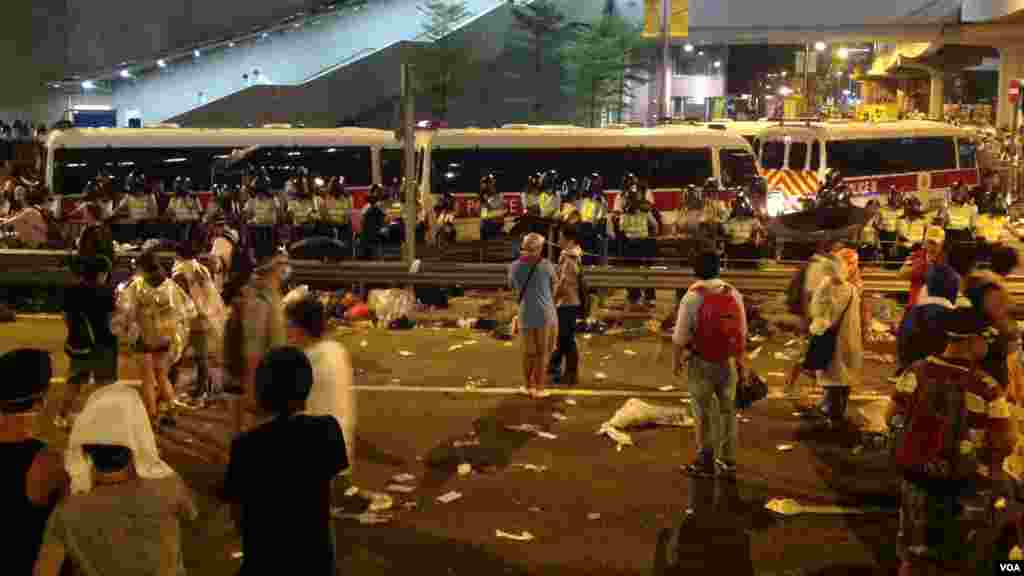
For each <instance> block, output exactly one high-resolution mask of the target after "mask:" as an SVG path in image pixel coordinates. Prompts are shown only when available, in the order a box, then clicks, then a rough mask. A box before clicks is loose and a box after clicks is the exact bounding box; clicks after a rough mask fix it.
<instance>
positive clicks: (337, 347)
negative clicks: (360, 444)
mask: <svg viewBox="0 0 1024 576" xmlns="http://www.w3.org/2000/svg"><path fill="white" fill-rule="evenodd" d="M306 355H307V356H308V357H309V363H310V364H311V365H312V366H313V388H312V389H310V391H309V396H308V397H307V398H306V413H307V414H309V415H311V416H334V418H335V419H336V420H337V421H338V425H339V426H341V432H342V434H343V435H344V436H345V450H346V453H347V456H348V462H349V465H350V466H351V465H352V464H353V463H354V462H355V446H356V393H355V389H353V388H352V379H353V370H352V358H351V356H349V353H348V350H346V349H345V347H344V346H342V345H341V344H340V343H338V342H335V341H334V340H321V341H319V342H317V343H316V344H313V345H312V346H310V347H308V348H306Z"/></svg>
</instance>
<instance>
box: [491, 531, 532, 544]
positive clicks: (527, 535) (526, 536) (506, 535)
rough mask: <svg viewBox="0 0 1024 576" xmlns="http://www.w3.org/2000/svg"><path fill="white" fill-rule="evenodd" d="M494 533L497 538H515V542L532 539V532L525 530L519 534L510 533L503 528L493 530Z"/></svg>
mask: <svg viewBox="0 0 1024 576" xmlns="http://www.w3.org/2000/svg"><path fill="white" fill-rule="evenodd" d="M494 535H495V536H497V537H498V538H506V539H508V540H515V541H517V542H529V541H530V540H533V534H530V533H529V532H527V531H525V530H524V531H522V532H520V533H519V534H512V533H510V532H505V531H504V530H495V531H494Z"/></svg>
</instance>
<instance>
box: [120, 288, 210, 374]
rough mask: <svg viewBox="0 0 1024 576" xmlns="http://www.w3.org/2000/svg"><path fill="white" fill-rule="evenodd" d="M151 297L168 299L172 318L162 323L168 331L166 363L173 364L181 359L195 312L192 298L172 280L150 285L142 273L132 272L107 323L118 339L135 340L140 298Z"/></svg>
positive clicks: (140, 309) (137, 329)
mask: <svg viewBox="0 0 1024 576" xmlns="http://www.w3.org/2000/svg"><path fill="white" fill-rule="evenodd" d="M153 297H155V298H157V299H160V300H162V301H165V302H168V303H169V305H170V308H171V310H172V313H173V318H174V321H173V322H172V323H170V324H169V325H168V327H166V329H167V330H168V333H167V334H164V336H165V337H167V338H169V339H170V344H171V347H170V350H169V351H168V352H167V356H168V358H169V359H170V363H171V364H174V363H176V362H178V360H180V359H181V355H182V353H183V352H184V351H185V347H186V345H187V344H188V335H189V332H190V330H191V327H192V321H193V320H194V319H195V318H196V315H197V312H196V305H195V303H194V302H192V298H190V297H189V295H188V294H186V293H185V291H184V290H182V289H181V286H178V284H177V283H175V282H174V280H171V279H170V278H168V279H167V280H165V281H164V282H163V283H162V284H160V286H158V287H156V288H153V287H151V286H150V285H149V283H148V282H146V279H145V278H143V277H142V275H137V276H135V277H134V278H133V279H132V280H131V281H130V282H129V283H128V285H127V286H125V287H124V288H122V289H120V290H119V291H118V294H117V306H116V309H115V311H114V315H113V317H112V318H111V321H110V327H111V330H112V331H113V332H114V334H115V335H116V336H117V337H118V338H120V339H121V341H123V342H126V343H128V344H134V343H135V342H137V341H138V340H139V338H140V337H141V335H142V334H141V333H142V328H141V326H142V320H141V319H142V314H143V310H142V306H141V305H140V301H145V300H149V299H152V298H153Z"/></svg>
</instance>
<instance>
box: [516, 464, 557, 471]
mask: <svg viewBox="0 0 1024 576" xmlns="http://www.w3.org/2000/svg"><path fill="white" fill-rule="evenodd" d="M512 466H514V467H516V468H522V469H523V470H533V471H534V472H546V471H547V469H548V467H547V466H540V465H537V464H513V465H512Z"/></svg>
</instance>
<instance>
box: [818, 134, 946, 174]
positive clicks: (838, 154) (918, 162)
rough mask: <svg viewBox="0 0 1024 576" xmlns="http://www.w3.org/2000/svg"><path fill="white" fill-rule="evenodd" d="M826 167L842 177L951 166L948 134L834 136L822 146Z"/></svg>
mask: <svg viewBox="0 0 1024 576" xmlns="http://www.w3.org/2000/svg"><path fill="white" fill-rule="evenodd" d="M825 153H826V156H827V158H828V167H829V168H831V169H832V170H837V171H839V173H840V174H842V175H843V176H845V177H848V178H856V177H859V176H873V175H877V174H905V173H911V172H930V171H936V170H955V169H956V167H957V166H956V159H957V148H956V144H955V143H954V140H953V137H952V136H946V137H927V138H886V139H878V140H835V141H831V142H829V143H828V144H826V146H825Z"/></svg>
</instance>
